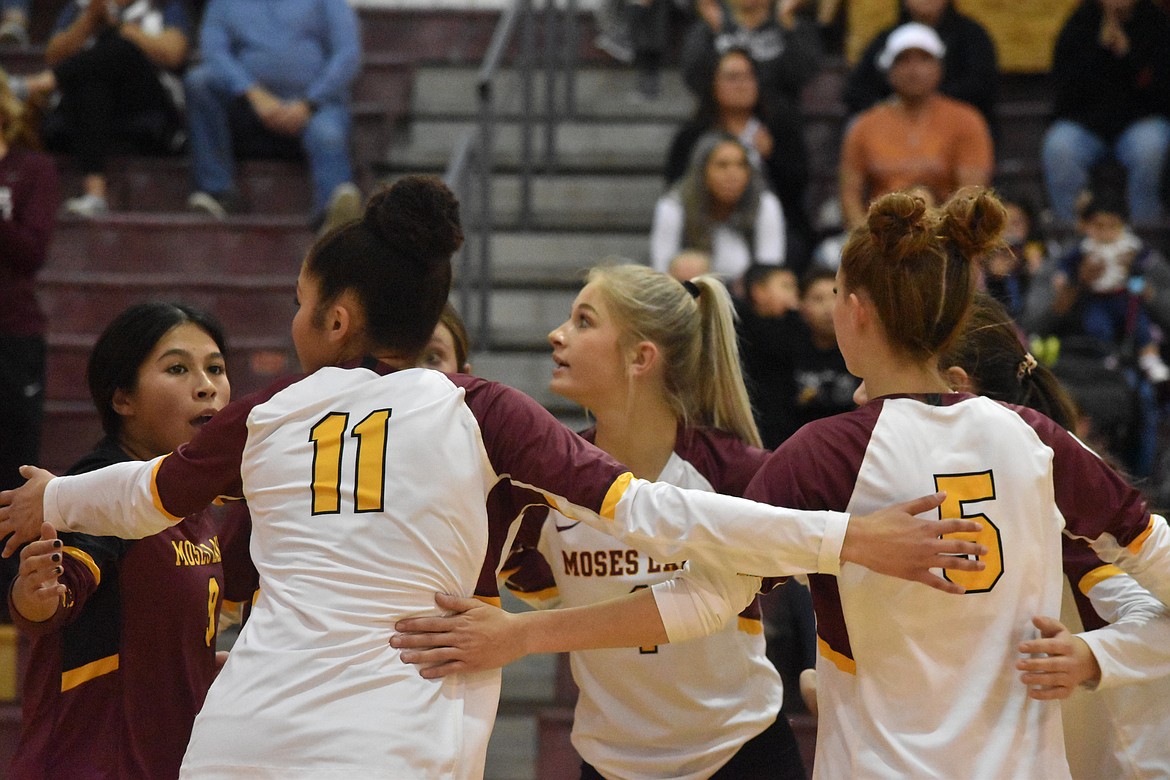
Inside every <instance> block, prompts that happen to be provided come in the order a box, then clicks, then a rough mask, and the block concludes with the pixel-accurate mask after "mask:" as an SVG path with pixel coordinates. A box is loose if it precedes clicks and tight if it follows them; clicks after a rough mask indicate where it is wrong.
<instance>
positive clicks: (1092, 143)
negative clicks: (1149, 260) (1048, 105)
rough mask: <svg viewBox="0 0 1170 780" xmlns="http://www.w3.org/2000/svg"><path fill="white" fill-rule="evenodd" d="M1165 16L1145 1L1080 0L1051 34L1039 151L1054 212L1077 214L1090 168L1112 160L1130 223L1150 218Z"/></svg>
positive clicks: (1166, 117) (1166, 118)
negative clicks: (1120, 171) (1049, 91)
mask: <svg viewBox="0 0 1170 780" xmlns="http://www.w3.org/2000/svg"><path fill="white" fill-rule="evenodd" d="M1167 52H1170V17H1168V16H1167V14H1166V13H1165V12H1164V11H1162V10H1160V9H1159V8H1157V7H1156V6H1154V4H1153V3H1152V2H1151V0H1083V2H1082V3H1081V4H1080V6H1078V7H1077V9H1076V10H1075V11H1073V14H1072V16H1070V17H1069V19H1068V21H1067V22H1066V23H1065V25H1064V28H1063V29H1062V30H1061V32H1060V35H1059V37H1058V38H1057V39H1056V50H1055V53H1054V55H1053V60H1052V80H1053V84H1054V89H1055V100H1054V110H1055V116H1056V119H1055V121H1054V122H1053V123H1052V125H1051V126H1050V127H1049V128H1048V131H1047V133H1045V135H1044V141H1043V146H1042V149H1041V157H1042V162H1043V166H1044V183H1045V185H1046V187H1047V189H1048V201H1049V205H1050V206H1051V207H1052V213H1053V217H1054V218H1055V219H1056V220H1057V221H1058V222H1060V223H1063V224H1064V225H1071V224H1072V223H1073V221H1074V220H1075V218H1076V201H1077V197H1078V196H1079V195H1080V194H1081V192H1082V191H1083V190H1084V189H1085V188H1086V187H1087V186H1088V185H1089V172H1090V169H1092V168H1093V166H1095V165H1096V164H1098V163H1100V162H1102V161H1104V160H1110V159H1112V160H1116V161H1117V162H1119V163H1120V164H1121V165H1122V166H1124V167H1125V170H1126V172H1127V175H1128V183H1127V188H1128V198H1129V207H1130V216H1131V217H1132V218H1133V221H1134V224H1137V225H1149V224H1151V223H1154V222H1157V221H1158V219H1159V218H1160V217H1161V214H1162V209H1161V204H1160V202H1159V184H1160V177H1161V173H1162V168H1163V165H1164V164H1165V162H1166V158H1167V151H1166V150H1167V147H1168V146H1170V57H1168V56H1167V54H1166V53H1167Z"/></svg>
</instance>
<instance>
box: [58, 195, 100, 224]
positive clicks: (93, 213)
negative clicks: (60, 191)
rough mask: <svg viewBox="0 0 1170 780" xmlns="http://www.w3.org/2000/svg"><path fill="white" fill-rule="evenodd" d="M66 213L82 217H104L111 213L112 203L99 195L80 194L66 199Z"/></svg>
mask: <svg viewBox="0 0 1170 780" xmlns="http://www.w3.org/2000/svg"><path fill="white" fill-rule="evenodd" d="M64 208H65V213H66V214H72V215H73V216H75V217H81V218H82V219H93V218H94V217H104V216H105V215H106V214H109V213H110V204H109V203H107V202H106V199H105V198H103V197H100V196H98V195H78V196H77V197H76V198H70V199H69V200H67V201H65V207H64Z"/></svg>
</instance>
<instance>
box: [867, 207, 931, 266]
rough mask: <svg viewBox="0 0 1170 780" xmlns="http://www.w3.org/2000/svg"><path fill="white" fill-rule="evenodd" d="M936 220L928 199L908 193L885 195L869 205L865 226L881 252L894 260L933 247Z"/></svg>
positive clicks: (914, 254)
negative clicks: (932, 239)
mask: <svg viewBox="0 0 1170 780" xmlns="http://www.w3.org/2000/svg"><path fill="white" fill-rule="evenodd" d="M934 226H935V219H934V217H933V215H932V214H931V211H930V209H929V208H928V207H927V205H926V201H925V200H923V199H922V198H921V197H920V196H918V195H914V194H911V193H909V192H891V193H889V194H888V195H883V196H881V197H880V198H878V199H877V200H875V201H874V202H873V204H872V205H871V206H870V207H869V216H868V217H867V218H866V228H867V229H868V230H869V232H870V235H872V236H873V241H874V244H876V245H877V247H878V249H879V251H881V253H882V254H883V255H884V256H885V257H888V258H890V259H891V260H894V261H899V260H901V259H903V258H905V257H909V256H916V255H918V254H919V253H921V252H922V251H923V250H925V249H926V248H927V247H929V246H930V243H931V238H932V236H933V234H934Z"/></svg>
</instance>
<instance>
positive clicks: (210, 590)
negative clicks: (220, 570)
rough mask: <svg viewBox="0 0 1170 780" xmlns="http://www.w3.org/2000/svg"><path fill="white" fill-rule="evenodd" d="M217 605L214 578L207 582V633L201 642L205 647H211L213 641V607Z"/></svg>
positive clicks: (216, 585)
mask: <svg viewBox="0 0 1170 780" xmlns="http://www.w3.org/2000/svg"><path fill="white" fill-rule="evenodd" d="M218 603H219V581H218V580H217V579H215V577H211V578H209V579H208V580H207V631H206V633H205V635H204V637H203V642H204V644H205V645H207V647H211V642H212V640H213V639H215V629H216V621H215V605H216V604H218Z"/></svg>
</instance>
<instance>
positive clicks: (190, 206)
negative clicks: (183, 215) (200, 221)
mask: <svg viewBox="0 0 1170 780" xmlns="http://www.w3.org/2000/svg"><path fill="white" fill-rule="evenodd" d="M187 210H188V211H193V212H195V213H197V214H206V215H208V216H209V217H214V218H215V219H220V220H223V219H227V215H228V210H227V208H226V207H225V206H224V204H223V203H222V202H220V199H219V198H217V197H215V196H214V195H212V194H211V193H210V192H192V193H191V195H190V196H189V197H188V198H187Z"/></svg>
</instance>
